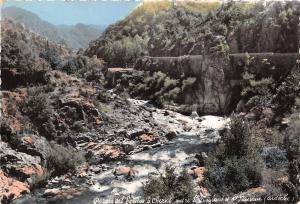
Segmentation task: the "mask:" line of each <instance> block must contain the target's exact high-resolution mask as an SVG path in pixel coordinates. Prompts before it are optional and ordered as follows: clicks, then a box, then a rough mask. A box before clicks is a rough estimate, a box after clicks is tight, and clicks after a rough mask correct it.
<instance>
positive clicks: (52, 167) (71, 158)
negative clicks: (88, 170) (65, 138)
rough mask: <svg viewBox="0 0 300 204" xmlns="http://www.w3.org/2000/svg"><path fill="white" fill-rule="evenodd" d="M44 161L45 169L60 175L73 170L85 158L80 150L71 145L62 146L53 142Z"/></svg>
mask: <svg viewBox="0 0 300 204" xmlns="http://www.w3.org/2000/svg"><path fill="white" fill-rule="evenodd" d="M46 161H47V169H48V170H49V171H50V172H52V174H53V175H61V174H64V173H67V172H68V171H74V170H75V169H76V167H78V166H79V165H80V164H83V163H84V162H85V158H84V156H83V154H82V153H81V152H79V151H77V150H76V149H74V148H73V147H71V146H67V147H64V146H62V145H59V144H55V143H53V144H51V148H50V151H49V152H48V154H47V158H46Z"/></svg>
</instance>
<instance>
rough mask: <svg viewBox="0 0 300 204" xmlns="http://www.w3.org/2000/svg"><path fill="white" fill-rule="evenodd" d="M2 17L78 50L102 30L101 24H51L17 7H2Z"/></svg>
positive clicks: (84, 46) (103, 27)
mask: <svg viewBox="0 0 300 204" xmlns="http://www.w3.org/2000/svg"><path fill="white" fill-rule="evenodd" d="M2 18H11V19H13V20H14V21H16V22H19V23H22V24H24V26H25V27H27V28H28V29H30V30H32V31H34V32H36V33H37V34H39V35H41V36H44V37H46V38H48V39H49V40H51V41H53V42H56V43H63V44H65V45H67V46H68V47H69V48H71V49H74V50H78V49H79V48H86V47H87V46H88V44H89V42H90V41H91V40H95V39H96V38H97V37H99V35H100V34H101V33H102V32H103V31H104V29H105V26H102V25H86V24H82V23H79V24H76V25H58V26H56V25H53V24H51V23H49V22H47V21H45V20H42V19H41V18H40V17H39V16H38V15H36V14H34V13H32V12H30V11H27V10H25V9H22V8H19V7H15V6H12V7H6V8H3V9H2Z"/></svg>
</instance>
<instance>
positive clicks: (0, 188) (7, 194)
mask: <svg viewBox="0 0 300 204" xmlns="http://www.w3.org/2000/svg"><path fill="white" fill-rule="evenodd" d="M29 192H30V190H29V186H28V185H27V184H25V183H22V182H20V181H17V180H15V179H13V178H10V177H7V176H6V175H5V174H4V173H3V171H1V170H0V201H3V202H5V201H9V200H14V199H16V198H18V197H20V196H21V195H22V194H25V193H29Z"/></svg>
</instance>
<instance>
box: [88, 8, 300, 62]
mask: <svg viewBox="0 0 300 204" xmlns="http://www.w3.org/2000/svg"><path fill="white" fill-rule="evenodd" d="M151 4H155V5H156V7H151ZM206 4H208V3H206ZM187 5H188V4H185V3H183V2H182V3H181V4H178V5H172V4H171V3H168V2H161V5H158V4H157V3H153V2H148V3H144V4H142V5H140V6H139V7H138V8H137V9H136V10H134V11H133V12H132V13H131V14H130V15H129V16H127V17H126V18H125V19H124V20H122V21H120V22H118V23H116V24H114V25H111V26H110V27H109V28H107V29H106V31H105V32H104V34H103V35H102V36H101V37H99V38H98V39H97V40H95V41H94V42H92V43H91V44H90V45H89V48H88V49H87V50H86V52H85V53H86V54H87V55H88V56H93V55H97V56H98V57H100V58H103V59H104V60H105V61H107V62H108V64H109V65H111V66H128V65H130V64H131V65H132V64H134V63H135V60H136V58H137V57H138V56H144V55H149V56H180V55H203V54H213V53H217V54H225V55H226V54H228V53H239V52H298V50H296V47H298V45H297V44H295V43H293V42H297V41H298V39H296V38H299V37H297V33H296V34H295V32H297V30H298V29H297V16H298V8H297V7H299V4H294V3H280V2H271V3H268V4H267V5H266V6H264V5H263V4H262V3H258V4H252V3H237V2H231V3H227V4H222V5H221V6H220V5H219V6H218V5H211V6H207V5H206V7H205V6H203V7H201V3H195V5H198V6H190V5H189V6H187ZM191 7H192V8H193V10H191V9H190V8H191ZM197 8H198V9H197ZM196 11H197V12H196ZM253 39H256V40H253ZM286 42H288V43H286ZM124 53H125V54H124Z"/></svg>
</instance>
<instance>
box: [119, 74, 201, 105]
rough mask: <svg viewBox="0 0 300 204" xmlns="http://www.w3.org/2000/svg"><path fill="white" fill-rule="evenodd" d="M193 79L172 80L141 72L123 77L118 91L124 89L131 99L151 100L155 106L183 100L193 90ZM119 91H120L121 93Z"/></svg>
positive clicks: (165, 76) (161, 75) (163, 76)
mask: <svg viewBox="0 0 300 204" xmlns="http://www.w3.org/2000/svg"><path fill="white" fill-rule="evenodd" d="M196 81H197V79H196V78H195V77H184V76H183V77H181V78H179V79H174V78H171V77H168V76H167V75H166V74H165V73H163V72H160V71H159V72H143V73H139V74H136V75H135V76H133V77H126V76H125V77H124V78H123V79H122V80H121V81H120V87H119V88H120V89H121V88H123V89H124V87H125V89H128V90H127V91H128V92H129V94H130V95H131V96H133V97H139V98H142V99H143V98H146V99H148V100H152V101H153V102H154V103H156V104H157V105H163V104H164V103H165V102H166V103H172V102H175V103H176V102H178V101H182V100H184V98H185V97H184V96H185V94H186V93H188V92H189V90H191V89H192V88H193V85H194V84H195V82H196ZM123 89H121V90H120V91H123Z"/></svg>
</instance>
